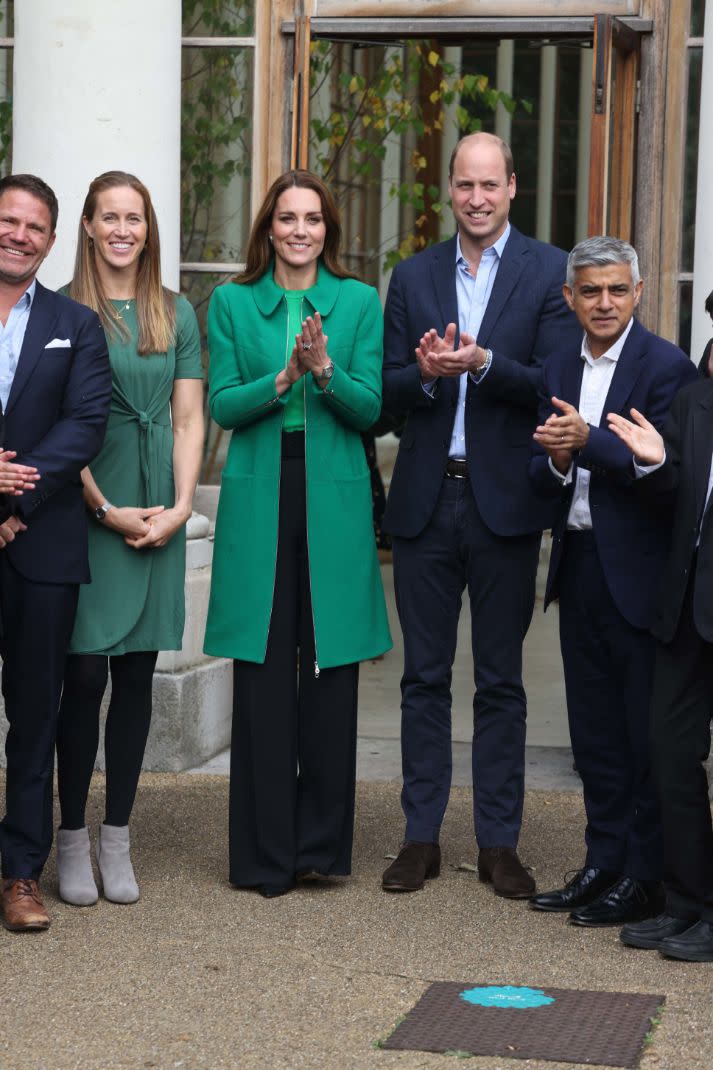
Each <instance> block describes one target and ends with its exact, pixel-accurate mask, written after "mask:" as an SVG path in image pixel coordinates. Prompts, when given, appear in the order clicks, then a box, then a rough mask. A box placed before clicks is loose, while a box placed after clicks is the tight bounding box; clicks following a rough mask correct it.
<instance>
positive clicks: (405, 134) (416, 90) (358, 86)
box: [310, 41, 531, 270]
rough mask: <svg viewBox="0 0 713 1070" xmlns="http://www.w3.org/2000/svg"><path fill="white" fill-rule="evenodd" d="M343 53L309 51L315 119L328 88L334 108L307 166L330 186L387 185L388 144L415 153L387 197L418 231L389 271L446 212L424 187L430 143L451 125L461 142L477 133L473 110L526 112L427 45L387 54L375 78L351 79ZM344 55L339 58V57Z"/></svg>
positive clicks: (317, 125)
mask: <svg viewBox="0 0 713 1070" xmlns="http://www.w3.org/2000/svg"><path fill="white" fill-rule="evenodd" d="M344 48H345V46H343V45H341V46H340V45H335V44H333V43H332V42H328V41H316V42H313V43H312V50H311V63H310V77H311V82H310V85H311V96H312V101H313V106H312V111H313V113H314V112H315V111H316V101H317V100H318V99H319V100H321V99H323V98H324V96H325V94H324V93H323V92H321V91H322V87H324V86H328V87H329V88H328V94H329V108H328V109H327V112H326V114H321V115H316V114H313V118H312V120H311V123H310V159H311V163H312V166H313V168H314V169H315V170H316V171H317V172H318V173H319V174H321V175H322V177H323V178H324V179H325V180H327V181H329V180H330V179H333V178H334V176H335V175H336V173H337V168H338V167H339V168H341V169H342V170H346V172H347V173H348V175H349V176H350V178H352V179H354V178H356V179H361V180H362V181H363V183H364V184H365V185H369V184H372V185H374V186H377V185H379V184H380V183H381V182H382V174H381V161H382V160H383V159H384V157H385V155H386V143H387V141H388V140H389V139H390V138H399V139H404V140H405V142H406V143H407V144H408V145H410V146H413V148H411V151H410V152H409V153H408V156H407V160H406V166H407V170H408V178H407V180H406V181H403V182H399V183H394V184H392V185H391V187H390V189H389V196H390V197H392V198H395V199H396V200H398V202H399V203H400V204H402V205H408V206H410V208H411V209H412V211H413V213H414V215H415V228H414V230H413V231H412V233H410V234H409V236H408V237H407V238H405V239H404V240H403V241H402V242H400V244H399V245H398V246H397V247H396V248H394V249H391V250H388V251H386V254H385V257H384V270H388V269H389V268H391V267H393V265H394V264H395V263H396V262H398V261H399V260H402V259H404V258H405V257H408V256H411V255H412V254H413V253H414V252H418V250H419V249H422V248H424V247H425V246H426V245H427V244H428V237H427V234H428V233H429V232H430V231H432V230H433V220H434V218H435V219H436V220H439V219H440V218H441V216H442V214H443V210H444V208H445V206H446V203H447V202H445V201H443V200H441V193H442V191H441V190H440V189H439V188H438V187H437V186H434V185H433V184H428V185H426V184H425V183H424V181H422V176H423V174H424V172H427V170H428V166H429V160H428V156H427V151H428V150H427V148H425V146H428V144H429V139H434V138H437V137H440V136H441V135H442V132H443V131H444V129H445V128H446V126H447V124H448V123H449V122H451V123H454V124H455V128H456V134H457V136H458V137H462V136H463V135H464V134H469V133H473V132H475V131H477V130H480V129H481V127H482V122H481V120H480V118H479V117H478V116H477V115H476V114H475V112H476V108H477V109H478V110H480V111H482V110H483V108H485V109H487V110H489V111H494V110H495V109H496V107H497V106H498V104H502V105H503V107H505V108H506V109H507V110H508V112H510V114H513V113H514V112H515V110H516V109H517V107H518V105H519V104H521V105H522V106H523V107H524V108H525V109H526V110H528V111H529V110H531V105H529V104H528V103H527V102H525V101H516V100H514V99H513V98H512V97H510V96H508V95H507V94H506V93H502V92H500V91H499V90H498V89H495V88H493V87H492V86H491V85H490V83H489V81H488V79H487V78H486V77H485V75H480V74H460V73H459V72H458V71H457V69H456V67H455V66H454V65H453V64H452V63H448V62H446V61H445V60H444V58H443V56H442V55H441V53H440V52H438V51H436V50H435V49H434V48H433V47H432V45H431V44H430V43H429V42H420V41H411V42H407V43H406V44H405V45H404V46H402V47H398V48H384V49H383V50H382V54H383V62H381V63H380V64H377V65H376V68H375V71H374V74H373V76H372V77H370V78H367V77H365V76H364V75H363V74H361V73H358V72H354V70H353V69H348V70H345V69H344V68H345V67H349V68H352V67H353V64H351V63H348V62H347V63H345V62H344V58H345V54H344ZM340 50H341V51H340Z"/></svg>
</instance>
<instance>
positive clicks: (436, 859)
mask: <svg viewBox="0 0 713 1070" xmlns="http://www.w3.org/2000/svg"><path fill="white" fill-rule="evenodd" d="M440 872H441V848H440V847H439V845H438V844H437V843H416V842H415V841H414V842H411V843H405V844H404V845H403V846H402V848H401V850H400V851H399V853H398V855H397V856H396V858H395V859H394V861H393V862H392V863H391V865H390V866H389V867H388V868H387V869H385V870H384V875H383V877H382V878H381V887H382V888H383V889H384V891H385V892H417V891H418V890H419V888H423V885H424V882H425V881H429V880H432V879H433V878H434V877H437V876H438V875H439V873H440Z"/></svg>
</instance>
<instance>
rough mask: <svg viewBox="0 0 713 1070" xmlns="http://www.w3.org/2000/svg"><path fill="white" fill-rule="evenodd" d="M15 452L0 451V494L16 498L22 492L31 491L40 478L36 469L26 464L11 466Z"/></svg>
mask: <svg viewBox="0 0 713 1070" xmlns="http://www.w3.org/2000/svg"><path fill="white" fill-rule="evenodd" d="M16 456H17V453H16V451H15V450H2V451H0V494H12V495H15V496H18V495H20V494H22V492H23V491H24V490H32V489H33V488H34V486H35V483H36V482H37V480H38V479H39V478H40V474H39V472H38V471H37V469H36V468H32V467H30V466H29V465H26V464H13V463H12V462H13V460H14V458H15V457H16Z"/></svg>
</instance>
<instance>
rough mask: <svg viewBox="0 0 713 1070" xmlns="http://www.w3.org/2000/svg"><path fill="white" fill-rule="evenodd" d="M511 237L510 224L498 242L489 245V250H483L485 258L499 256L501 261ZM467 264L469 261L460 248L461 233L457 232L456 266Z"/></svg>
mask: <svg viewBox="0 0 713 1070" xmlns="http://www.w3.org/2000/svg"><path fill="white" fill-rule="evenodd" d="M509 237H510V224H509V223H508V225H507V226H506V227H505V230H504V231H503V232H502V234H501V235H500V237H499V238H498V240H497V241H496V242H493V244H492V245H489V246H488V247H487V249H483V256H489V255H495V256H497V258H498V260H500V258H501V257H502V255H503V249H504V248H505V246H506V245H507V240H508V238H509ZM491 249H492V250H493V252H492V254H491V252H490V250H491ZM467 263H468V261H467V260H466V258H465V257H464V256H463V252H462V250H461V247H460V233H459V232H456V264H467Z"/></svg>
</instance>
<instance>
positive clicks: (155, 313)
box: [69, 171, 176, 356]
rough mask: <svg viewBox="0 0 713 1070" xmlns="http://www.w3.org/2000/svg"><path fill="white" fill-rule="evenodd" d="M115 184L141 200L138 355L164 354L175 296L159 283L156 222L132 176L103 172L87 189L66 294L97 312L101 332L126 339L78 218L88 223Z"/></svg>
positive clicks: (172, 324) (148, 201) (141, 187)
mask: <svg viewBox="0 0 713 1070" xmlns="http://www.w3.org/2000/svg"><path fill="white" fill-rule="evenodd" d="M119 186H128V187H129V188H130V189H133V190H135V191H136V192H137V193H138V194H139V196H140V197H141V199H142V201H143V202H144V215H145V216H146V227H147V229H146V245H145V246H144V248H143V249H142V251H141V256H140V258H139V270H138V275H137V277H136V318H137V320H138V324H139V355H140V356H146V354H147V353H165V352H166V351H167V350H168V348H169V346H171V345H173V342H174V340H175V336H176V295H175V294H174V293H173V292H172V291H171V290H168V289H167V288H166V287H165V286H163V284H162V283H161V245H160V242H159V236H158V220H157V219H156V213H155V211H154V207H153V204H152V203H151V195H150V193H149V191H148V190H147V188H146V186H145V185H144V184H143V182H141V181H139V179H138V178H137V177H136V175H131V174H129V173H128V172H127V171H105V172H104V174H103V175H99V176H98V177H97V178H95V179H94V181H93V182H92V183H91V185H90V186H89V191H88V193H87V196H86V200H85V201H84V207H83V208H82V216H81V219H80V220H79V233H78V236H77V255H76V257H75V260H74V275H73V277H72V281H71V283H70V285H69V296H70V297H73V298H74V300H75V301H79V302H81V304H83V305H88V306H89V308H93V309H94V311H95V312H97V313H98V314H99V318H100V320H101V321H102V326H103V327H104V330H105V331H106V332H107V333H108V334H109V335H113V336H114V337H119V338H121V339H122V340H124V341H126V340H127V339H128V337H129V331H128V328H127V326H126V324H125V323H123V322H122V320H121V319H120V318H117V315H116V312H115V311H114V307H113V305H112V303H111V301H110V300H109V298H108V297H107V296H106V294H105V293H104V287H103V286H102V282H101V278H100V277H99V272H98V271H97V266H96V259H95V251H94V242H93V241H92V240H91V238H90V237H89V235H88V234H87V232H86V230H85V229H84V223H83V220H85V219H86V220H87V221H91V220H92V219H93V218H94V213H95V212H96V208H97V198H98V196H99V194H100V193H104V191H105V190H108V189H116V188H117V187H119Z"/></svg>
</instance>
